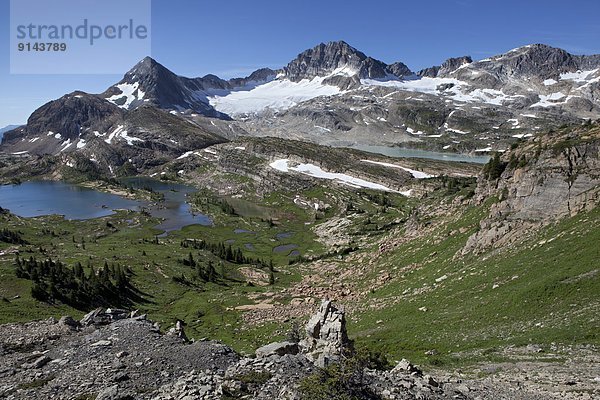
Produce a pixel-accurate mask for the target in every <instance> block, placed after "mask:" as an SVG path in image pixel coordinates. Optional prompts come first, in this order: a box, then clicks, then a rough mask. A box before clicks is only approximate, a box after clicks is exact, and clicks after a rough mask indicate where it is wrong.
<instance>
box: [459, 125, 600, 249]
mask: <svg viewBox="0 0 600 400" xmlns="http://www.w3.org/2000/svg"><path fill="white" fill-rule="evenodd" d="M501 164H502V167H503V168H504V170H503V172H502V173H501V175H500V176H499V177H497V178H495V179H491V180H490V179H488V177H486V176H485V173H484V174H483V175H482V176H481V177H480V179H479V184H478V191H477V195H476V201H478V202H482V201H484V200H485V199H488V198H490V197H492V196H497V197H499V198H500V201H498V202H497V203H495V204H493V205H492V206H491V208H490V213H489V215H488V217H487V218H485V219H483V220H482V221H481V223H480V228H481V229H480V230H479V231H478V232H477V233H475V234H474V235H473V236H471V237H470V238H469V240H468V241H467V244H466V246H465V247H464V248H463V250H462V253H463V254H467V253H470V252H475V253H479V252H481V251H483V250H484V249H487V248H490V247H491V248H499V247H504V246H507V245H510V244H511V243H514V242H516V241H519V240H521V239H523V237H524V236H526V235H527V234H529V233H531V232H534V231H535V230H536V229H538V228H539V227H542V226H545V225H548V224H549V223H552V222H554V221H557V220H559V219H561V218H564V217H569V216H575V215H577V214H578V213H580V212H583V211H586V210H591V209H593V208H594V207H596V206H598V204H599V203H600V173H599V172H598V171H600V127H599V126H598V125H597V124H596V125H590V126H587V127H581V128H578V129H575V130H570V131H568V132H562V133H557V134H553V135H547V136H542V137H539V138H537V139H536V140H535V141H533V142H530V143H529V144H527V145H522V146H520V147H518V148H517V149H515V150H513V151H512V152H510V153H508V154H506V155H505V156H504V157H503V158H502V160H501ZM550 204H551V205H552V206H550V207H549V206H548V205H550Z"/></svg>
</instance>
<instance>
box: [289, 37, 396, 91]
mask: <svg viewBox="0 0 600 400" xmlns="http://www.w3.org/2000/svg"><path fill="white" fill-rule="evenodd" d="M340 68H344V69H346V73H348V74H352V75H358V77H359V78H373V79H380V78H385V77H386V76H387V65H386V64H385V63H383V62H381V61H379V60H375V59H374V58H371V57H367V56H366V55H365V54H364V53H362V52H360V51H358V50H357V49H355V48H354V47H352V46H350V45H349V44H348V43H346V42H343V41H339V42H330V43H321V44H320V45H318V46H316V47H314V48H312V49H309V50H306V51H305V52H303V53H301V54H299V55H298V57H297V58H296V59H295V60H293V61H292V62H290V63H289V64H288V65H287V66H286V67H285V68H284V73H285V75H286V77H287V78H288V79H290V80H292V81H295V82H298V81H301V80H302V79H312V78H314V77H317V76H327V75H329V74H331V73H332V72H334V71H335V70H337V69H340Z"/></svg>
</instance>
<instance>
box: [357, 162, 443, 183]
mask: <svg viewBox="0 0 600 400" xmlns="http://www.w3.org/2000/svg"><path fill="white" fill-rule="evenodd" d="M361 161H362V162H366V163H369V164H377V165H382V166H384V167H390V168H399V169H402V170H404V171H406V172H409V173H410V174H411V175H412V176H413V178H416V179H427V178H435V175H429V174H426V173H425V172H421V171H415V170H414V169H410V168H405V167H402V166H400V165H396V164H390V163H385V162H379V161H372V160H361Z"/></svg>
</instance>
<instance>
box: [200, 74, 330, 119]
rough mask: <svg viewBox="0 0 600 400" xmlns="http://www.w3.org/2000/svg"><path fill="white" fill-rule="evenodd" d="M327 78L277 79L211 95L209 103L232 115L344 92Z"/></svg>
mask: <svg viewBox="0 0 600 400" xmlns="http://www.w3.org/2000/svg"><path fill="white" fill-rule="evenodd" d="M324 80H325V78H314V79H313V80H310V81H309V80H308V79H304V80H302V81H300V82H292V81H290V80H287V79H285V80H275V81H271V82H269V83H265V84H264V85H260V86H256V87H255V88H253V89H251V90H238V91H233V92H231V93H229V94H226V95H218V94H213V95H210V94H209V96H208V100H209V102H210V105H212V106H213V107H214V108H215V109H217V111H220V112H222V113H225V114H229V115H239V114H254V113H259V112H261V111H265V110H275V111H281V110H286V109H288V108H290V107H293V106H295V105H296V104H298V103H301V102H303V101H306V100H311V99H314V98H315V97H320V96H333V95H336V94H338V93H340V92H341V90H340V89H339V88H338V87H336V86H329V85H324V84H323V81H324Z"/></svg>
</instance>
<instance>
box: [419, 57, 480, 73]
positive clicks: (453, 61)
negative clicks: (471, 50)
mask: <svg viewBox="0 0 600 400" xmlns="http://www.w3.org/2000/svg"><path fill="white" fill-rule="evenodd" d="M472 62H473V59H472V58H471V57H470V56H463V57H455V58H449V59H447V60H446V61H444V63H443V64H442V65H441V66H438V65H436V66H433V67H430V68H425V69H422V70H421V71H419V72H418V73H417V75H419V76H421V77H427V78H437V77H438V76H439V77H445V76H448V75H449V74H450V73H452V72H454V71H456V70H457V69H459V68H460V67H462V66H463V65H467V64H470V63H472Z"/></svg>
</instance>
